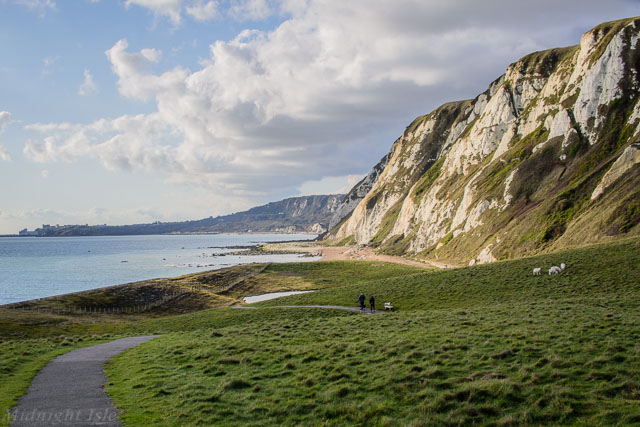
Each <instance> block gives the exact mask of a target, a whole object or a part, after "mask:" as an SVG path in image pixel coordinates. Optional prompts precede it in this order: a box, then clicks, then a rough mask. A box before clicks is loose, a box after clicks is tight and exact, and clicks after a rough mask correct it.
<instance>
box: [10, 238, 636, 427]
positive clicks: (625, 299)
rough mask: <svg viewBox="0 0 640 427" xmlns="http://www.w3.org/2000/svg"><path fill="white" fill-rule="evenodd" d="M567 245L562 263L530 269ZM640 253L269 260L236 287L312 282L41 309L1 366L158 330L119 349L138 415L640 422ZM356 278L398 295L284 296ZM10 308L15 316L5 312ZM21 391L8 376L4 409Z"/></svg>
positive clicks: (372, 289) (628, 248) (258, 421)
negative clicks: (467, 260) (200, 306)
mask: <svg viewBox="0 0 640 427" xmlns="http://www.w3.org/2000/svg"><path fill="white" fill-rule="evenodd" d="M561 262H564V263H566V264H567V266H568V267H567V270H566V271H565V272H564V273H563V274H562V275H559V276H548V275H546V274H544V275H542V276H538V277H534V276H532V275H531V271H532V269H533V268H534V267H542V268H543V271H544V270H546V269H548V268H549V267H550V266H551V265H558V264H560V263H561ZM639 262H640V241H639V240H637V239H634V240H627V241H623V242H619V243H615V244H608V245H599V246H593V247H587V248H583V249H578V250H572V251H566V252H561V253H553V254H548V255H542V256H539V257H535V258H528V259H521V260H515V261H509V262H500V263H495V264H489V265H483V266H475V267H470V268H464V269H459V270H448V271H439V272H425V271H423V270H419V269H412V268H410V267H404V266H396V265H388V264H383V263H367V262H358V261H356V262H346V261H345V262H332V263H306V264H305V263H301V264H274V265H270V266H267V268H265V269H263V270H261V271H260V272H259V273H258V274H255V275H251V276H250V277H247V279H246V280H244V281H241V282H239V283H238V284H237V285H236V286H234V288H233V290H231V291H228V292H227V297H229V298H234V299H237V298H239V297H240V296H241V295H243V294H244V295H248V294H255V293H259V291H260V290H261V289H262V290H269V291H274V290H281V289H317V291H316V292H313V293H309V294H303V295H296V296H291V297H286V298H281V299H278V300H271V301H266V302H262V303H258V304H256V305H255V307H258V309H256V310H240V309H232V308H217V309H209V310H203V311H197V312H194V313H187V314H181V315H171V316H169V315H166V316H160V315H158V314H156V315H153V316H151V315H150V316H147V317H137V318H135V320H134V319H131V320H129V321H127V320H126V319H123V318H118V319H117V321H115V320H112V321H106V320H104V321H97V322H96V323H90V322H88V321H85V322H80V323H78V322H71V323H70V322H69V321H68V320H64V318H62V319H58V323H55V322H54V319H53V317H46V316H45V317H43V318H42V319H41V320H40V323H41V324H42V323H44V325H45V326H38V325H34V326H33V328H36V329H37V330H38V331H39V332H38V333H37V334H31V335H30V334H28V333H27V332H26V329H27V326H26V325H27V323H28V322H29V321H30V322H35V323H37V321H35V320H34V319H31V318H29V319H22V320H20V321H18V326H16V327H17V330H19V331H21V332H20V333H18V335H17V336H15V337H11V336H10V334H4V335H0V336H2V339H3V341H4V342H3V344H5V345H4V348H3V350H2V353H3V354H0V356H4V359H8V358H9V356H10V355H13V356H15V357H14V359H13V362H5V364H4V365H2V364H0V379H2V381H5V382H9V383H12V384H14V385H13V386H12V387H13V389H16V390H18V389H19V387H17V386H16V384H17V385H20V384H23V385H24V384H28V377H29V375H32V374H33V373H35V370H34V367H35V366H38V365H39V364H40V365H42V364H43V363H45V362H46V360H48V358H50V357H53V355H54V354H56V353H57V352H60V351H63V350H64V349H66V348H72V347H73V346H79V345H85V344H88V343H92V342H98V341H99V340H103V339H107V338H113V337H116V336H123V335H134V334H147V333H162V334H163V336H162V337H160V338H157V339H155V340H153V341H151V342H149V343H146V344H143V345H141V346H139V347H137V348H135V349H132V350H130V351H128V352H125V353H123V354H121V355H119V356H117V357H116V358H115V359H114V360H113V361H112V362H111V363H110V364H109V365H108V366H107V374H108V377H109V379H110V383H109V385H108V393H109V394H110V395H111V396H112V398H113V399H114V402H115V404H116V406H117V407H119V408H122V409H124V412H123V416H122V417H123V421H124V423H125V424H126V425H171V426H173V425H216V424H218V425H278V424H313V425H316V424H323V425H324V424H326V425H344V424H355V425H407V424H410V425H454V424H471V423H479V424H484V425H521V424H555V425H558V424H560V425H572V424H576V425H616V424H617V425H628V424H638V423H640V405H639V404H640V298H639V297H640V272H638V269H637V265H638V264H639ZM360 291H363V292H365V294H366V295H367V296H369V295H370V294H374V295H376V297H377V302H378V305H379V306H382V303H383V302H384V301H391V302H392V303H393V305H394V306H395V307H396V308H397V310H396V311H394V312H392V313H387V314H383V315H375V316H368V315H367V316H364V315H360V314H357V313H350V312H342V311H337V310H322V309H285V308H278V307H276V306H277V305H289V304H336V305H349V306H355V305H356V298H357V296H358V294H359V293H360ZM43 316H44V315H43ZM0 319H1V318H0ZM47 322H49V323H48V324H47ZM10 325H11V321H10V319H4V320H3V323H0V326H1V328H0V329H1V330H4V329H5V328H8V327H10ZM38 328H40V329H38ZM42 328H45V329H46V328H49V330H50V334H49V336H42V335H43V334H44V330H45V329H42ZM61 332H63V333H61ZM104 334H109V335H108V336H105V335H104ZM36 336H37V337H39V338H36ZM25 337H31V338H25ZM8 346H11V347H10V349H9V347H8ZM20 352H29V353H30V354H31V355H26V356H23V357H22V356H20ZM33 354H38V356H33ZM21 358H25V359H26V360H27V361H24V362H20V360H19V359H21ZM19 372H22V373H21V374H18V373H19ZM16 387H17V388H16ZM2 390H4V388H2ZM14 394H15V393H14ZM15 397H16V396H9V397H5V396H4V392H3V400H0V403H1V404H3V405H4V407H3V408H5V410H6V408H8V406H7V405H9V404H10V403H11V402H12V401H13V400H12V399H15Z"/></svg>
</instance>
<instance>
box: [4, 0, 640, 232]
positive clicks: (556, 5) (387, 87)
mask: <svg viewBox="0 0 640 427" xmlns="http://www.w3.org/2000/svg"><path fill="white" fill-rule="evenodd" d="M636 15H640V0H607V1H602V0H560V1H558V0H553V1H551V0H535V1H534V0H529V1H524V0H522V1H521V0H483V1H476V0H447V1H442V0H349V1H344V0H0V58H1V59H0V234H14V233H17V232H18V230H20V229H22V228H29V229H33V228H36V227H39V226H41V225H42V224H105V223H106V224H111V225H116V224H132V223H144V222H153V221H178V220H187V219H199V218H204V217H209V216H217V215H222V214H227V213H232V212H237V211H241V210H245V209H248V208H250V207H252V206H256V205H260V204H264V203H267V202H270V201H276V200H281V199H284V198H287V197H294V196H299V195H310V194H331V193H339V192H346V191H348V190H349V189H350V188H351V187H352V186H353V185H354V184H355V183H357V181H358V180H359V179H361V178H362V177H363V176H364V175H365V174H366V173H367V172H368V171H369V170H370V169H371V167H372V166H373V165H374V164H375V163H377V161H378V160H379V159H380V158H381V157H382V156H384V155H385V154H386V153H387V152H388V151H389V149H390V147H391V144H392V143H393V141H394V140H395V139H396V138H397V137H399V136H400V135H401V134H402V132H403V131H404V129H405V127H406V126H407V125H408V124H410V123H411V122H412V120H413V119H414V118H415V117H417V116H419V115H421V114H426V113H428V112H430V111H431V110H433V109H434V108H436V107H438V106H439V105H441V104H442V103H444V102H448V101H453V100H459V99H469V98H474V97H475V96H476V95H478V94H479V93H481V92H483V91H484V90H485V89H486V88H487V86H488V85H489V83H490V82H491V81H493V80H495V79H496V78H497V77H499V76H500V75H501V74H502V73H504V70H505V68H506V67H507V66H508V65H509V64H510V63H512V62H515V61H517V60H518V59H519V58H520V57H522V56H524V55H525V54H527V53H530V52H533V51H538V50H543V49H548V48H553V47H560V46H568V45H574V44H577V43H578V42H579V40H580V35H581V34H582V33H584V32H585V31H587V30H589V29H590V28H592V27H593V26H595V25H597V24H599V23H601V22H604V21H608V20H613V19H619V18H624V17H630V16H636Z"/></svg>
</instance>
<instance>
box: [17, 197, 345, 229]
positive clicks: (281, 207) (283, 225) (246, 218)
mask: <svg viewBox="0 0 640 427" xmlns="http://www.w3.org/2000/svg"><path fill="white" fill-rule="evenodd" d="M343 198H344V195H343V194H330V195H319V196H302V197H293V198H289V199H285V200H281V201H278V202H272V203H268V204H266V205H263V206H257V207H254V208H251V209H249V210H247V211H244V212H237V213H233V214H230V215H224V216H218V217H215V218H214V217H212V216H210V217H209V218H203V219H199V220H191V221H174V222H161V221H155V222H152V223H146V224H130V225H107V224H99V225H89V224H70V225H59V224H56V225H51V224H42V227H39V228H36V229H35V230H28V229H26V228H25V229H23V230H20V231H19V233H18V235H19V236H21V237H28V236H35V237H67V236H142V235H145V236H147V235H191V234H221V233H242V234H248V233H249V234H250V233H269V234H323V233H325V232H326V231H327V229H328V227H329V223H330V220H331V218H332V216H333V214H334V212H335V210H336V208H337V206H338V205H339V203H340V201H341V200H342V199H343Z"/></svg>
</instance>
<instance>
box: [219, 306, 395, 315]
mask: <svg viewBox="0 0 640 427" xmlns="http://www.w3.org/2000/svg"><path fill="white" fill-rule="evenodd" d="M231 308H247V309H250V310H257V309H259V308H262V307H247V306H244V305H234V306H232V307H231ZM264 308H327V309H332V310H347V311H355V312H357V313H362V314H384V313H386V312H385V311H383V310H376V311H371V310H369V309H368V308H367V309H365V310H360V308H359V307H345V306H343V305H275V306H269V307H264Z"/></svg>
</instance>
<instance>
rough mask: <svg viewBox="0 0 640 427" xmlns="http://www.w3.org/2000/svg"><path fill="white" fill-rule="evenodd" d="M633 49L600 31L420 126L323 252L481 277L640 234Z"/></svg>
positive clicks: (517, 66)
mask: <svg viewBox="0 0 640 427" xmlns="http://www.w3.org/2000/svg"><path fill="white" fill-rule="evenodd" d="M639 40H640V18H629V19H626V20H620V21H614V22H608V23H604V24H601V25H599V26H598V27H596V28H594V29H592V30H591V31H589V32H587V33H586V34H584V35H583V36H582V38H581V40H580V45H578V46H572V47H567V48H560V49H551V50H548V51H543V52H536V53H533V54H530V55H527V56H525V57H524V58H522V59H520V60H519V61H517V62H515V63H513V64H511V65H510V66H509V67H508V68H507V70H506V72H505V74H504V75H502V76H500V77H499V78H498V79H496V80H495V81H494V82H493V83H491V84H490V85H489V88H488V89H487V90H486V91H485V92H484V93H482V94H480V95H478V96H477V97H476V98H475V99H473V100H466V101H459V102H452V103H448V104H445V105H443V106H441V107H440V108H438V109H436V110H435V111H433V112H431V113H429V114H427V115H425V116H421V117H418V118H417V119H416V120H414V122H413V123H412V124H411V125H410V126H409V127H408V128H407V129H406V131H405V132H404V134H403V135H402V136H401V137H400V138H398V140H396V141H395V142H394V144H393V145H392V148H391V151H390V153H389V154H388V155H387V156H385V158H384V159H383V161H381V163H379V164H378V165H377V166H376V168H374V170H373V171H372V173H371V174H370V175H369V176H368V177H367V179H365V180H367V183H366V184H367V185H366V186H365V187H363V186H362V183H360V184H359V185H360V187H356V188H354V190H352V192H354V195H356V194H357V196H358V197H355V196H354V197H352V198H345V201H344V202H343V205H342V206H340V207H338V208H337V209H336V212H338V214H336V217H334V219H333V220H332V223H331V225H332V226H335V227H334V228H333V229H332V230H331V231H330V232H329V234H328V236H327V238H330V239H339V240H343V241H347V240H350V241H353V242H355V243H358V244H362V245H370V246H373V247H377V248H378V249H379V250H380V251H383V252H387V253H395V254H403V255H414V256H424V257H428V258H442V259H450V260H453V261H458V262H460V263H472V264H475V263H483V262H491V261H495V260H497V259H506V258H510V257H514V256H519V255H524V254H531V253H537V252H540V251H544V250H548V249H549V248H553V247H556V248H559V247H568V246H571V245H574V244H577V242H580V243H584V242H588V241H593V242H596V241H601V240H605V239H611V238H617V237H618V236H621V235H629V234H630V233H631V234H638V233H639V230H638V228H639V227H637V226H636V225H637V224H638V223H639V222H640V216H638V215H634V214H633V212H635V210H634V209H638V210H640V201H639V200H640V196H639V193H638V185H637V184H638V183H640V166H639V163H640V156H639V155H638V153H639V152H640V150H638V148H637V147H638V145H637V144H636V143H637V142H638V141H640V139H639V138H640V103H639V102H638V100H639V99H640V98H639V96H638V95H639V91H640V79H639V76H638V67H639V66H640V50H639V48H640V45H639ZM363 188H364V189H365V190H366V191H367V193H366V195H363V194H359V193H363V192H364V191H363ZM356 202H357V204H356ZM346 203H349V205H348V206H347V205H346ZM347 212H351V213H350V214H346V213H347ZM625 212H626V213H625ZM629 212H631V213H629ZM345 215H346V216H345ZM340 218H342V221H341V222H340V223H338V221H339V219H340ZM577 224H580V227H577ZM336 225H337V226H336ZM580 233H582V234H583V235H582V236H581V235H580Z"/></svg>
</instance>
